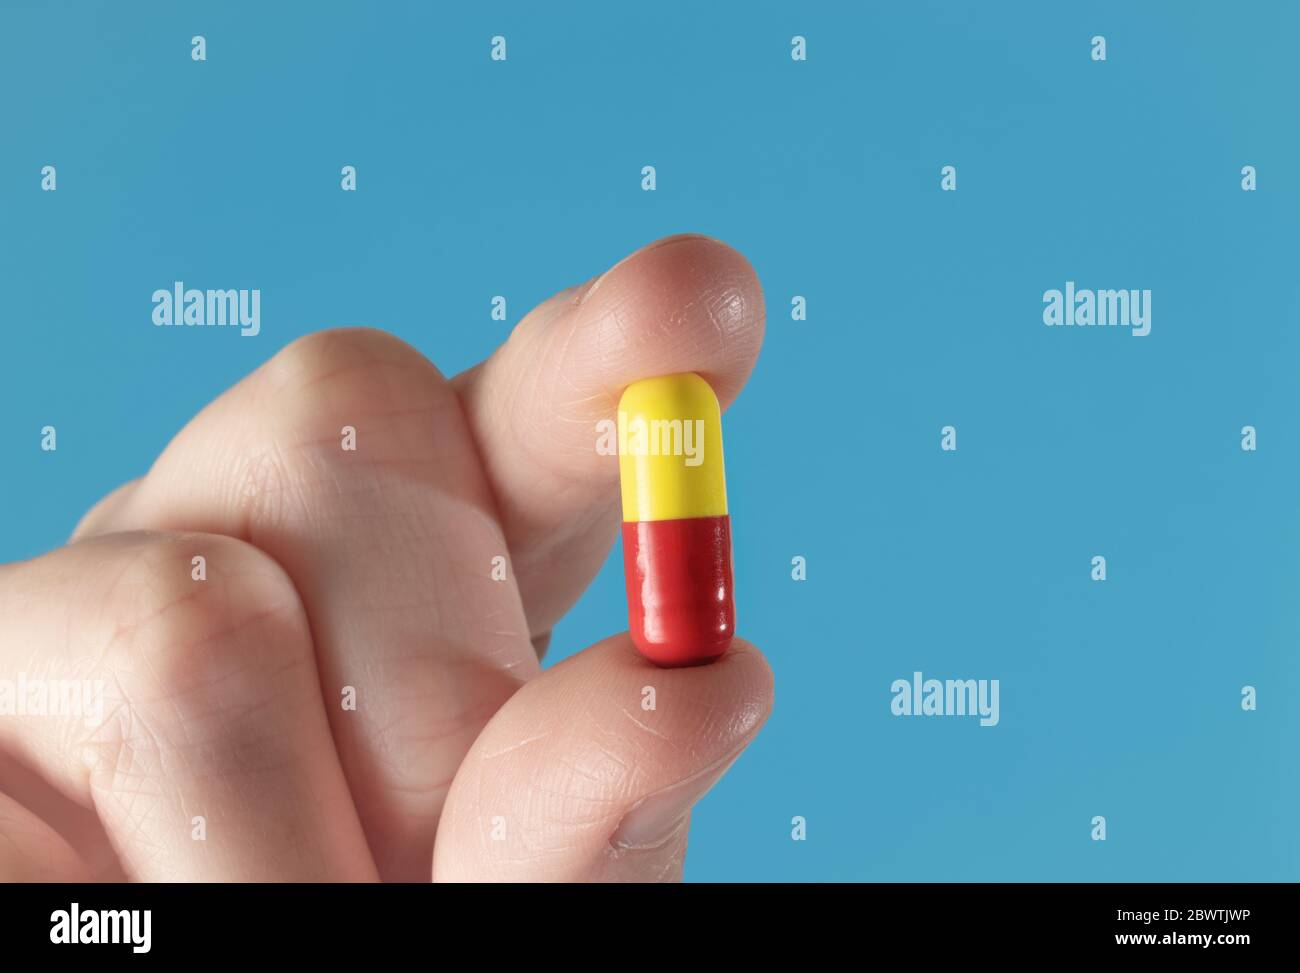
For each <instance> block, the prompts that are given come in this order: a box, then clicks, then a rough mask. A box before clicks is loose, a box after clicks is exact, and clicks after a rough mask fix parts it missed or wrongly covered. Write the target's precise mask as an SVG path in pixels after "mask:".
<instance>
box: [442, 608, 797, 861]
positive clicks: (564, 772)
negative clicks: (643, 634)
mask: <svg viewBox="0 0 1300 973" xmlns="http://www.w3.org/2000/svg"><path fill="white" fill-rule="evenodd" d="M771 708H772V674H771V671H770V670H769V669H768V667H767V663H766V662H765V661H764V659H763V657H762V655H761V654H760V653H759V652H758V650H757V649H755V648H754V647H753V646H751V645H749V644H748V643H747V642H744V641H742V640H740V639H737V640H735V641H734V642H733V643H732V646H731V648H730V649H729V650H728V652H727V654H726V655H724V656H723V657H722V658H721V659H719V660H718V661H717V662H715V663H713V664H712V665H709V666H702V667H699V668H693V669H660V668H658V667H656V666H654V665H652V664H651V663H649V662H647V661H646V660H645V659H644V658H642V656H641V655H640V654H638V653H637V651H636V649H635V648H633V646H632V642H631V640H630V639H629V638H628V636H627V635H626V634H622V635H616V636H613V637H612V638H608V639H606V640H605V641H603V642H601V643H599V644H597V645H595V646H593V647H592V648H590V649H587V650H586V651H585V652H582V653H580V654H578V655H576V656H573V657H572V658H569V659H566V660H565V661H564V662H562V663H560V664H559V665H557V666H555V667H554V668H552V669H549V670H547V671H546V672H544V673H542V674H541V675H540V676H538V677H537V678H535V679H533V680H532V681H531V682H529V683H528V684H527V685H525V686H524V687H523V688H522V689H520V690H519V691H518V692H517V693H515V695H514V696H512V697H511V698H510V700H509V701H508V702H507V703H506V704H505V706H503V707H502V708H501V709H500V710H499V711H498V712H497V714H496V715H495V716H494V717H493V718H492V720H491V722H489V723H488V725H487V727H486V728H484V730H483V732H482V733H481V734H480V735H479V737H478V739H477V741H475V743H474V746H473V747H472V748H471V750H470V752H469V754H468V756H466V758H465V761H464V763H462V764H461V766H460V769H459V770H458V771H457V773H456V779H455V780H454V781H453V782H452V785H451V790H450V792H449V793H448V795H447V803H446V805H445V807H444V808H443V812H442V820H441V822H440V823H439V826H438V838H437V842H436V843H435V845H434V859H433V877H434V880H435V881H451V882H470V881H488V882H649V881H664V880H669V881H672V880H677V879H680V878H681V871H682V862H683V859H684V857H685V854H686V834H687V830H688V828H689V825H690V811H691V808H692V807H693V806H694V804H695V803H696V802H697V801H698V800H699V799H700V798H701V797H703V796H704V794H705V793H706V792H707V791H708V790H709V788H710V787H712V786H713V784H714V783H716V782H717V780H718V779H719V778H720V777H721V776H722V775H723V774H724V773H725V772H726V771H727V769H728V768H729V767H730V766H731V764H732V763H734V762H735V760H736V758H737V757H739V756H740V753H741V751H742V750H744V748H745V747H746V746H747V745H748V744H749V742H750V740H752V739H753V738H754V736H755V735H756V734H757V733H758V730H759V728H760V727H761V726H762V725H763V722H764V720H766V719H767V716H768V713H769V712H770V711H771Z"/></svg>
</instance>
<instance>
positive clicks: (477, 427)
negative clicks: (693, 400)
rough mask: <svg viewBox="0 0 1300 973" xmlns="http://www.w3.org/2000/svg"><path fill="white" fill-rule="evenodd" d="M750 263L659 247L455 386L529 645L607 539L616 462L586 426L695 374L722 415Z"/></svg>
mask: <svg viewBox="0 0 1300 973" xmlns="http://www.w3.org/2000/svg"><path fill="white" fill-rule="evenodd" d="M763 315H764V312H763V294H762V290H761V288H760V287H759V283H758V278H757V277H756V276H755V274H754V271H753V268H751V267H750V265H749V262H748V261H747V260H746V259H745V258H744V257H743V256H741V255H740V254H739V253H737V252H736V251H735V250H732V249H731V248H730V247H728V246H726V245H725V244H723V243H720V242H718V241H716V240H711V239H708V238H706V237H701V236H675V237H668V238H666V239H663V240H660V241H658V242H656V243H653V244H651V245H650V246H648V247H646V248H644V249H642V250H640V251H638V252H637V253H635V254H633V255H632V256H630V257H628V258H626V259H625V260H623V261H621V262H620V263H618V264H616V265H615V266H614V267H613V268H611V269H610V270H608V271H606V272H605V273H604V274H602V275H601V276H600V277H598V278H596V279H595V280H593V281H591V282H589V283H588V284H586V285H585V286H583V287H581V288H576V289H573V290H571V291H567V292H564V293H562V294H559V295H557V296H556V297H554V298H552V299H551V300H550V301H547V302H546V303H544V304H542V305H541V306H540V307H539V308H537V309H536V310H535V311H534V312H532V313H531V314H529V315H528V316H527V317H525V318H524V319H523V320H522V321H521V322H520V323H519V325H518V326H517V327H516V328H515V330H514V333H513V334H512V335H511V336H510V340H509V341H507V342H506V343H505V344H504V345H503V346H502V347H501V348H499V349H498V350H497V351H496V353H495V354H493V355H492V357H491V358H489V359H488V360H487V361H486V362H483V363H482V364H481V365H479V366H477V367H476V368H474V369H472V370H471V371H469V372H466V373H464V374H462V375H460V376H458V377H457V379H456V380H455V384H456V385H457V388H458V390H459V392H460V394H461V399H462V401H463V402H464V403H465V414H466V416H467V418H468V420H469V423H470V426H471V428H472V429H473V431H474V435H475V439H476V440H477V442H478V446H479V451H480V454H481V455H482V457H483V462H484V466H485V467H486V469H487V471H488V475H489V479H490V481H491V483H492V488H493V491H494V493H495V496H496V500H497V509H498V512H499V514H500V517H501V523H502V526H503V527H504V529H505V533H506V540H507V541H508V543H509V545H510V553H511V560H512V563H513V566H514V570H515V576H516V579H517V582H518V585H519V590H520V595H521V597H522V599H523V603H524V610H525V613H526V614H527V617H528V622H529V626H530V628H531V632H532V634H533V635H540V634H543V633H545V632H546V631H548V630H549V629H550V628H551V627H552V626H553V625H554V624H555V623H556V621H557V620H558V619H559V618H560V616H561V615H563V614H564V612H566V611H567V610H568V609H569V607H570V606H571V605H572V604H573V603H574V601H576V600H577V597H578V595H580V594H581V593H582V591H583V590H584V589H585V588H586V586H587V585H588V583H589V582H590V581H591V579H592V577H594V575H595V573H596V571H598V570H599V569H600V566H601V564H602V563H603V562H604V560H605V557H606V556H607V554H608V553H609V549H610V546H611V545H612V544H613V541H614V537H615V535H616V532H617V529H618V520H619V517H618V511H617V503H616V501H617V491H616V489H615V483H616V481H617V479H618V461H617V458H616V457H613V456H602V455H599V454H598V453H597V452H596V442H597V428H596V424H597V423H598V422H599V421H600V420H602V419H613V418H614V416H615V413H616V407H617V402H618V397H619V394H620V393H621V391H622V389H623V388H624V387H625V386H627V385H629V384H630V383H632V382H633V381H636V380H638V379H641V378H648V377H651V376H655V375H666V374H672V373H675V372H687V371H693V372H698V373H699V374H701V375H702V376H704V378H706V379H707V380H708V381H709V383H710V384H711V385H712V386H713V389H714V391H715V392H716V393H717V395H718V398H719V400H720V401H721V402H722V405H723V407H724V408H725V407H726V406H727V405H728V404H729V403H730V402H731V401H732V400H733V399H734V398H735V397H736V395H737V394H738V393H739V392H740V389H741V387H742V386H743V385H744V383H745V379H746V378H747V377H748V375H749V373H750V371H751V369H752V368H753V366H754V361H755V359H756V358H757V356H758V351H759V347H760V345H761V344H762V340H763V323H764V322H763Z"/></svg>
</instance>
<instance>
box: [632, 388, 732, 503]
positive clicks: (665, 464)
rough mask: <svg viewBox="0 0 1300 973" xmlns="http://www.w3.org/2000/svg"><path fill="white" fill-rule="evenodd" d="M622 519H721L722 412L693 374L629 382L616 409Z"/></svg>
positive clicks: (724, 488) (723, 485)
mask: <svg viewBox="0 0 1300 973" xmlns="http://www.w3.org/2000/svg"><path fill="white" fill-rule="evenodd" d="M618 437H619V443H618V447H619V478H620V480H621V483H622V487H623V520H624V521H646V520H683V519H686V518H688V517H723V516H726V513H727V483H726V476H725V474H724V470H723V462H722V410H721V409H719V408H718V397H717V396H716V395H714V394H713V389H712V388H710V387H709V383H708V382H706V381H704V379H702V378H700V376H698V375H696V374H695V373H694V372H685V373H683V374H680V375H661V376H660V377H658V378H647V379H644V380H642V381H640V382H634V383H632V384H631V385H629V386H628V387H627V388H626V389H625V390H624V392H623V396H622V398H621V399H619V403H618Z"/></svg>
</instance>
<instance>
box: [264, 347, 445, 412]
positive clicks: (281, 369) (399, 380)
mask: <svg viewBox="0 0 1300 973" xmlns="http://www.w3.org/2000/svg"><path fill="white" fill-rule="evenodd" d="M268 371H269V374H270V379H271V384H272V387H273V388H274V389H275V393H278V394H286V395H291V396H292V397H293V398H294V400H295V401H297V402H299V403H301V405H302V408H303V409H304V410H306V414H308V415H318V414H319V413H320V412H321V410H322V409H325V410H327V411H328V412H329V413H331V414H338V413H339V412H340V410H354V409H356V408H357V407H358V406H362V407H366V408H375V407H378V408H381V409H382V408H391V407H393V406H402V405H405V404H407V403H408V398H409V395H410V394H411V393H412V392H415V393H417V394H418V393H419V390H420V388H421V387H422V386H425V387H427V386H429V385H437V384H441V382H440V381H439V382H434V383H430V381H429V379H430V378H431V377H434V376H436V377H437V379H439V380H441V378H442V376H441V374H440V373H439V372H438V370H437V368H435V367H434V365H433V363H432V362H430V361H429V360H428V359H427V358H425V357H424V356H423V355H422V354H420V352H419V351H417V350H416V349H415V348H413V347H411V346H410V345H408V344H407V343H406V342H404V341H402V340H401V339H400V338H398V337H396V336H395V335H391V334H389V333H387V332H385V331H380V330H378V329H376V328H338V329H333V330H329V331H319V332H316V333H315V334H310V335H307V336H305V337H302V338H298V339H297V340H295V341H293V342H292V343H290V344H289V345H287V346H286V347H285V348H284V349H282V350H281V351H280V352H279V354H277V355H276V356H275V358H274V359H272V360H271V362H270V364H269V366H268ZM424 397H425V398H427V393H425V396H424Z"/></svg>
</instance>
